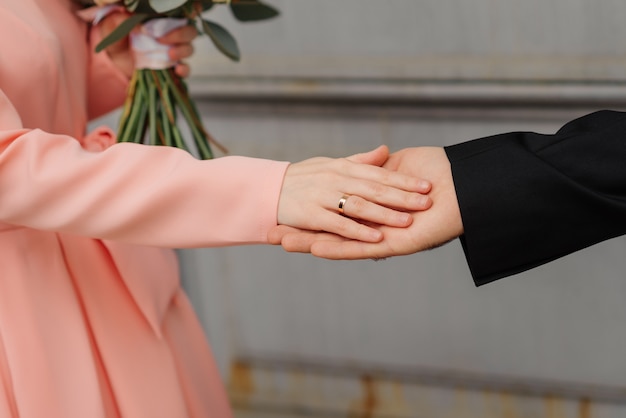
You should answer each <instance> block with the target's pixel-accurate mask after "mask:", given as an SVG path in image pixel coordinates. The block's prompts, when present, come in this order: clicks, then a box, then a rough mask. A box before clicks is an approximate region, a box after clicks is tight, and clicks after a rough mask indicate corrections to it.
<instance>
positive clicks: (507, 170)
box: [445, 111, 626, 285]
mask: <svg viewBox="0 0 626 418" xmlns="http://www.w3.org/2000/svg"><path fill="white" fill-rule="evenodd" d="M445 150H446V153H447V155H448V158H449V159H450V162H451V165H452V175H453V178H454V184H455V188H456V193H457V197H458V200H459V205H460V209H461V216H462V219H463V226H464V230H465V233H464V235H463V236H462V237H461V243H462V245H463V249H464V251H465V256H466V258H467V261H468V264H469V267H470V270H471V272H472V276H473V277H474V281H475V283H476V285H483V284H486V283H489V282H492V281H494V280H497V279H500V278H502V277H506V276H509V275H512V274H515V273H519V272H522V271H525V270H528V269H531V268H533V267H536V266H539V265H541V264H544V263H547V262H549V261H552V260H554V259H557V258H559V257H563V256H565V255H567V254H570V253H572V252H574V251H578V250H580V249H582V248H585V247H588V246H590V245H593V244H596V243H598V242H601V241H604V240H607V239H610V238H613V237H617V236H620V235H623V234H625V233H626V113H623V112H614V111H600V112H596V113H593V114H590V115H587V116H584V117H582V118H580V119H576V120H574V121H572V122H570V123H568V124H567V125H565V126H564V127H563V128H561V129H560V130H559V131H558V132H557V133H556V134H554V135H542V134H538V133H533V132H513V133H507V134H502V135H495V136H491V137H487V138H481V139H476V140H473V141H469V142H465V143H461V144H457V145H453V146H450V147H446V148H445Z"/></svg>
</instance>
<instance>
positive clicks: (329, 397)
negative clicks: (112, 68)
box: [180, 0, 626, 418]
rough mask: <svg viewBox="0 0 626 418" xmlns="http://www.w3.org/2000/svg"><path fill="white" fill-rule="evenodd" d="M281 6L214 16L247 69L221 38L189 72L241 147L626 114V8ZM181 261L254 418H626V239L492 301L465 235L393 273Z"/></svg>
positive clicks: (355, 144)
mask: <svg viewBox="0 0 626 418" xmlns="http://www.w3.org/2000/svg"><path fill="white" fill-rule="evenodd" d="M266 1H267V2H268V3H269V4H272V5H273V6H275V7H277V8H278V9H280V11H281V12H282V15H281V17H280V18H278V19H276V20H272V21H269V22H263V23H253V24H246V25H241V24H239V23H237V22H235V21H234V20H233V19H232V17H231V16H230V15H229V12H228V11H227V10H226V8H223V10H216V11H215V12H211V16H212V17H213V18H214V20H216V21H218V22H220V23H221V24H222V25H224V26H225V27H227V28H228V29H229V30H230V31H232V33H233V34H235V36H236V38H237V40H238V41H239V45H240V47H241V51H242V61H241V62H240V63H237V64H234V63H230V62H229V61H228V60H227V59H226V58H224V57H223V56H222V55H221V54H219V53H218V52H217V51H216V50H215V49H214V48H213V46H212V45H211V44H210V43H209V42H208V40H206V39H201V40H200V41H199V42H198V44H197V49H196V50H197V53H196V56H195V58H194V60H193V62H192V64H193V76H192V77H191V79H190V85H191V90H192V92H193V94H194V96H195V98H196V100H198V104H199V107H200V109H201V112H202V114H203V118H204V121H205V123H206V126H207V128H208V129H209V131H210V132H211V133H212V134H213V135H214V136H215V137H216V138H217V139H218V140H219V141H220V142H221V143H222V144H223V145H225V146H226V147H227V148H228V149H229V151H230V153H231V154H239V155H248V156H255V157H264V158H272V159H278V160H290V161H297V160H302V159H305V158H309V157H312V156H318V155H326V156H336V157H338V156H346V155H348V154H353V153H357V152H362V151H365V150H369V149H371V148H374V147H376V146H377V145H379V144H387V145H389V146H390V148H391V149H392V150H397V149H400V148H403V147H411V146H418V145H438V146H443V145H448V144H454V143H457V142H461V141H464V140H469V139H473V138H477V137H482V136H487V135H491V134H496V133H501V132H508V131H526V130H530V131H538V132H542V133H553V132H555V131H556V130H557V129H558V128H559V127H560V126H562V125H563V124H565V123H566V122H567V121H569V120H571V119H573V118H576V117H579V116H582V115H584V114H586V113H589V112H591V111H594V110H598V109H606V108H610V109H623V108H624V107H625V106H626V42H625V41H624V40H625V39H626V25H624V21H626V2H624V1H621V0H602V1H601V2H599V1H595V0H551V1H547V2H546V1H543V0H525V1H514V0H469V1H467V0H466V1H460V0H436V1H435V0H429V1H427V0H384V1H383V0H380V1H376V0H339V1H336V0H314V1H311V0H266ZM625 164H626V162H625ZM224 175H228V173H224ZM206 181H219V179H206ZM214 221H215V220H214ZM217 222H219V220H217ZM580 222H581V223H582V222H585V220H584V219H581V220H580ZM572 228H576V225H572ZM180 255H181V258H182V261H183V263H182V269H183V276H184V285H185V287H186V288H187V290H188V291H189V294H190V296H191V299H192V301H193V303H194V305H195V307H196V309H197V312H198V314H199V316H200V318H201V320H202V323H203V325H204V327H205V329H206V332H207V334H208V336H209V339H210V342H211V345H212V347H213V349H214V351H215V356H216V358H217V360H218V362H219V365H220V368H221V371H222V373H223V377H224V380H225V382H226V384H227V386H228V390H229V392H230V396H231V399H232V401H233V404H234V406H235V408H236V413H237V416H238V417H239V418H286V417H364V418H365V417H368V418H369V417H385V418H405V417H412V418H421V417H424V418H438V417H446V418H448V417H449V418H470V417H471V418H491V417H502V418H534V417H547V418H552V417H554V418H570V417H575V418H592V417H594V418H598V417H601V418H618V417H619V418H622V417H624V416H626V359H625V357H626V354H625V353H626V303H624V299H625V298H626V280H625V278H626V277H625V276H626V273H625V271H626V241H625V239H624V238H618V239H615V240H612V241H609V242H605V243H602V244H600V245H597V246H595V247H593V248H589V249H587V250H584V251H581V252H579V253H576V254H573V255H571V256H569V257H566V258H564V259H561V260H558V261H556V262H554V263H552V264H550V265H547V266H543V267H540V268H537V269H535V270H533V271H530V272H527V273H524V274H520V275H517V276H514V277H511V278H507V279H503V280H501V281H499V282H496V283H493V284H490V285H487V286H484V287H481V288H475V287H474V284H473V282H472V279H471V276H470V274H469V270H468V268H467V265H466V263H465V259H464V257H463V254H462V250H461V247H460V245H459V243H458V241H455V242H452V243H450V244H448V245H447V246H445V247H443V248H441V249H438V250H436V251H431V252H427V253H424V254H418V255H412V256H406V257H398V258H392V259H388V260H385V261H378V262H374V261H369V260H368V261H360V262H329V261H324V260H319V259H315V258H313V257H311V256H308V255H294V254H285V253H283V251H282V250H281V249H280V248H276V247H266V246H250V247H239V248H218V249H206V250H185V251H181V253H180Z"/></svg>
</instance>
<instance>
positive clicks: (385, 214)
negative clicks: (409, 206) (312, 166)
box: [336, 195, 413, 227]
mask: <svg viewBox="0 0 626 418" xmlns="http://www.w3.org/2000/svg"><path fill="white" fill-rule="evenodd" d="M336 210H337V213H339V214H340V215H344V216H347V217H350V218H354V219H359V220H363V221H368V222H373V223H376V224H381V225H389V226H395V227H406V226H409V225H410V224H411V222H412V220H413V218H412V217H411V215H409V214H408V213H405V212H400V211H397V210H394V209H390V208H387V207H385V206H381V205H378V204H376V203H372V202H370V201H368V200H365V199H363V198H362V197H360V196H355V195H343V196H342V197H341V198H340V199H339V201H338V203H337V207H336Z"/></svg>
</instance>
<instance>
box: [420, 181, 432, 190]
mask: <svg viewBox="0 0 626 418" xmlns="http://www.w3.org/2000/svg"><path fill="white" fill-rule="evenodd" d="M418 186H419V188H420V190H430V182H429V181H426V180H420V182H419V183H418Z"/></svg>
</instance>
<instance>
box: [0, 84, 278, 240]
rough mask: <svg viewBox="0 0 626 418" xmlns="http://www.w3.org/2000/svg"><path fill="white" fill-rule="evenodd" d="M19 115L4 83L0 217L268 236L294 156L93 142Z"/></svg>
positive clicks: (143, 233) (97, 227)
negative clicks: (207, 153) (196, 152)
mask: <svg viewBox="0 0 626 418" xmlns="http://www.w3.org/2000/svg"><path fill="white" fill-rule="evenodd" d="M20 124H21V123H20V121H19V117H18V116H17V114H16V113H15V111H14V109H13V107H12V106H11V104H10V103H9V102H8V100H6V97H5V96H4V95H2V93H1V92H0V127H2V128H1V129H2V130H0V196H2V198H1V201H2V204H1V205H0V221H3V222H6V223H9V224H13V225H18V226H25V227H30V228H35V229H42V230H52V231H59V232H67V233H74V234H77V235H83V236H89V237H94V238H102V239H109V240H119V241H125V242H129V243H135V244H142V245H150V246H160V247H169V248H183V247H205V246H218V245H219V246H222V245H234V244H246V243H264V242H266V240H267V238H266V235H267V231H268V230H269V228H271V227H272V226H274V225H276V210H277V204H278V197H279V194H280V189H281V187H282V180H283V176H284V173H285V170H286V167H287V164H288V163H285V162H275V161H270V160H261V159H254V158H247V157H224V158H218V159H215V160H210V161H201V160H197V159H195V158H194V157H192V156H191V155H190V154H188V153H187V152H185V151H182V150H179V149H175V148H170V147H153V146H145V145H137V144H128V143H124V144H115V145H113V146H111V147H110V148H108V149H107V150H105V151H102V152H89V151H86V150H84V149H83V148H81V146H80V144H79V143H78V141H76V140H75V139H74V138H71V137H68V136H64V135H52V134H49V133H46V132H43V131H41V130H25V129H19V125H20ZM7 126H16V129H9V130H7V129H6V127H7Z"/></svg>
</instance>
